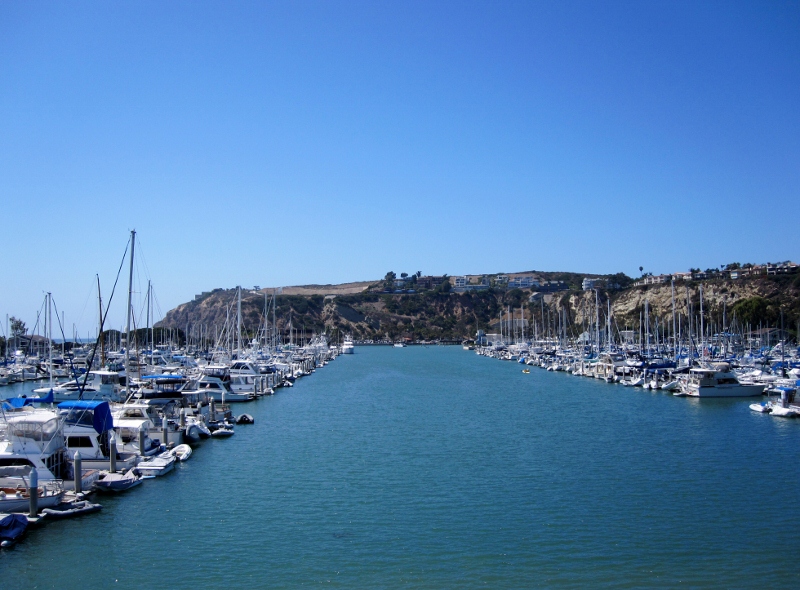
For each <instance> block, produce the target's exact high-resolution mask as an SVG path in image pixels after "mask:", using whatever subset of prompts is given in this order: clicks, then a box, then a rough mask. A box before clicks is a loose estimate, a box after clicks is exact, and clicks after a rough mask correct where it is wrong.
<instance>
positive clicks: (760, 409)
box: [750, 403, 772, 414]
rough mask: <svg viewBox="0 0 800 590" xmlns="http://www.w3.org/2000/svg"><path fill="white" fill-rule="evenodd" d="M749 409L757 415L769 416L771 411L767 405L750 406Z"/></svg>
mask: <svg viewBox="0 0 800 590" xmlns="http://www.w3.org/2000/svg"><path fill="white" fill-rule="evenodd" d="M750 409H751V410H753V411H754V412H758V413H759V414H769V413H770V412H771V411H772V407H771V406H770V405H769V404H766V403H764V404H750Z"/></svg>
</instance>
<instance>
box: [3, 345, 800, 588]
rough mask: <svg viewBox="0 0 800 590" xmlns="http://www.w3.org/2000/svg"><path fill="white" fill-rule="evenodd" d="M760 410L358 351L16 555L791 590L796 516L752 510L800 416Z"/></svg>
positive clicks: (256, 576)
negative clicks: (752, 584) (248, 421)
mask: <svg viewBox="0 0 800 590" xmlns="http://www.w3.org/2000/svg"><path fill="white" fill-rule="evenodd" d="M747 404H748V402H746V401H745V400H734V399H717V400H702V399H696V398H685V399H680V398H676V397H674V396H672V395H663V394H661V393H658V392H655V391H643V390H642V389H641V388H638V389H637V388H625V387H617V388H614V387H610V386H609V385H607V384H606V383H604V382H602V381H601V380H595V379H577V378H571V377H570V376H568V375H567V374H566V373H565V372H563V371H561V372H555V371H550V372H548V371H535V370H532V371H531V373H530V374H529V375H525V374H523V373H522V372H521V370H520V369H519V365H518V364H516V363H510V362H509V363H497V362H490V359H488V358H485V357H478V358H477V359H476V357H475V356H474V355H473V354H470V353H468V352H465V351H463V350H462V349H461V347H456V346H440V347H435V346H434V347H427V348H426V347H422V346H409V347H408V348H406V349H405V350H403V351H397V350H396V349H393V348H392V347H386V346H382V347H380V346H370V347H359V346H356V349H355V354H354V355H352V356H349V355H348V356H344V355H343V356H341V357H339V358H337V359H336V360H335V361H334V362H333V363H330V365H329V366H328V367H327V370H323V371H318V372H317V373H315V378H314V379H300V380H298V381H297V383H296V385H295V387H294V388H292V389H290V390H283V391H281V390H278V391H276V394H275V395H274V396H267V397H264V398H261V400H258V401H255V402H251V403H249V404H247V405H246V407H247V411H248V412H250V413H252V415H253V417H254V419H255V420H254V424H252V425H250V426H247V427H243V428H237V430H236V432H237V433H236V435H235V436H233V437H231V438H230V439H229V440H223V441H219V440H213V439H212V440H208V441H206V442H204V443H203V444H202V445H201V446H200V447H199V448H197V449H196V450H195V452H194V453H193V455H192V457H191V459H189V460H188V461H186V462H185V463H183V464H180V465H176V467H175V469H174V470H173V472H172V473H169V474H167V475H166V476H164V477H161V478H157V479H153V480H146V481H144V483H142V484H141V485H138V486H137V487H135V488H134V489H132V490H130V491H129V492H126V493H122V494H103V495H102V496H100V495H98V496H96V498H97V499H94V500H92V501H93V502H96V503H100V504H102V505H103V509H102V510H101V511H99V512H97V513H94V514H88V515H86V516H83V517H81V518H75V519H71V520H68V521H64V522H53V523H51V524H49V525H47V526H45V527H43V528H40V529H38V530H37V529H35V530H32V531H30V532H29V533H28V534H27V536H26V537H25V538H24V539H23V540H22V541H21V542H19V543H18V544H17V545H16V547H14V548H13V549H12V550H10V551H5V552H4V553H3V554H2V556H0V559H2V560H3V564H4V565H3V567H4V569H5V571H8V572H14V576H15V580H17V581H18V583H19V584H21V585H25V586H43V585H44V586H47V585H48V584H47V583H45V581H46V580H51V581H50V583H51V584H52V578H50V577H49V576H48V575H47V573H46V571H45V570H44V569H43V568H42V567H40V566H39V565H37V564H39V563H40V560H41V559H42V558H44V559H46V560H47V561H46V563H47V564H48V566H47V569H52V570H58V571H60V572H63V573H62V574H60V576H59V587H61V588H82V587H85V586H86V585H87V584H90V583H93V584H97V585H110V584H112V583H113V584H115V585H117V586H119V587H121V588H133V587H137V586H140V585H141V584H142V583H143V580H146V579H150V578H149V577H148V575H149V574H145V573H143V572H142V569H143V567H144V566H146V569H147V571H149V572H152V571H165V572H166V571H180V572H181V575H180V576H178V577H176V578H175V579H174V580H172V581H171V582H170V585H171V586H174V587H176V588H190V587H196V586H197V585H202V584H205V585H209V586H221V585H223V584H225V583H227V582H230V580H231V576H234V579H235V581H236V582H235V583H236V585H237V586H239V587H263V585H264V584H265V583H267V584H268V585H270V586H275V587H278V588H290V587H297V586H301V585H309V584H317V583H320V584H322V583H328V580H330V583H331V584H332V585H335V586H339V587H354V586H358V587H365V586H404V585H412V586H415V587H431V588H433V587H442V586H446V585H448V584H449V583H450V582H451V581H452V580H458V583H459V585H460V586H463V587H468V588H471V587H483V586H485V585H487V584H488V585H495V586H498V585H499V586H504V587H525V586H530V585H542V586H550V587H553V586H564V587H566V586H569V587H574V586H579V585H596V586H615V585H618V583H619V580H620V579H625V580H626V581H627V582H628V583H629V584H631V585H633V586H641V585H645V586H653V585H657V586H675V585H678V584H687V585H690V586H698V585H716V586H736V585H738V584H739V583H740V582H741V581H742V580H744V579H747V580H754V579H757V580H759V583H762V584H764V585H766V586H769V587H784V588H789V587H793V586H795V585H796V581H797V575H798V574H797V572H796V568H795V566H794V560H793V558H792V556H791V551H788V552H776V551H775V549H774V548H775V547H776V546H786V547H791V546H792V543H794V541H795V540H796V530H797V525H798V522H797V519H796V518H795V517H793V516H792V514H791V513H790V512H786V511H781V510H761V509H759V516H758V518H752V511H753V509H755V508H756V507H758V506H761V505H763V497H764V496H766V497H767V498H776V499H777V498H782V497H789V498H791V497H794V496H796V495H797V493H798V492H800V475H798V473H797V472H796V470H788V471H787V470H782V469H776V468H775V466H776V465H777V464H778V463H779V462H781V461H783V460H789V459H790V458H791V457H793V456H794V454H795V453H796V448H797V445H798V443H800V429H798V428H796V426H798V424H794V423H792V422H789V421H782V420H775V419H773V418H771V417H770V416H767V415H761V414H756V413H754V412H752V411H750V410H749V409H748V407H747ZM557 410H562V411H557ZM222 490H226V491H225V492H224V493H221V491H222ZM120 535H121V536H122V537H124V538H125V543H119V542H112V540H113V539H115V538H117V537H118V536H120ZM154 540H157V541H156V544H155V545H154V546H153V547H152V550H149V551H147V552H145V553H143V552H141V551H136V550H132V549H131V546H134V547H135V546H141V545H142V544H148V543H153V542H154ZM700 548H702V551H701V549H700ZM231 552H235V553H236V558H235V563H236V567H237V568H238V569H237V572H236V573H234V574H232V573H231V572H230V571H229V568H227V567H221V566H222V564H230V563H232V562H231V555H230V554H231ZM699 552H702V559H700V558H698V553H699ZM92 554H96V555H102V556H103V559H102V560H100V562H99V563H96V564H94V565H93V566H92V567H91V568H89V567H87V568H82V569H78V568H74V567H72V566H71V564H72V563H74V562H75V560H78V559H81V557H82V556H85V555H92ZM198 555H204V556H207V557H206V558H204V559H198V560H194V561H193V563H192V566H191V567H186V562H187V559H192V557H191V556H198Z"/></svg>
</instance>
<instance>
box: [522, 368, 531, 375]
mask: <svg viewBox="0 0 800 590" xmlns="http://www.w3.org/2000/svg"><path fill="white" fill-rule="evenodd" d="M522 372H523V373H525V374H526V375H530V373H531V370H530V369H522Z"/></svg>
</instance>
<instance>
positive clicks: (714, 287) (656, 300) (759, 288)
mask: <svg viewBox="0 0 800 590" xmlns="http://www.w3.org/2000/svg"><path fill="white" fill-rule="evenodd" d="M789 279H791V280H789ZM798 283H800V281H798V280H796V279H795V277H779V278H778V279H773V278H767V277H762V278H756V279H752V280H746V281H745V280H743V281H733V280H713V281H707V282H700V281H687V282H683V281H680V282H678V281H676V282H675V289H674V298H675V311H676V313H678V314H681V315H683V316H686V314H687V301H688V302H689V303H690V304H691V306H692V312H693V314H694V315H695V316H696V315H697V314H698V313H699V312H700V290H701V288H702V294H703V312H704V316H705V317H707V318H716V319H718V320H721V319H722V315H723V313H726V315H727V319H728V321H729V322H730V320H731V319H732V317H733V313H734V310H735V309H737V304H738V303H740V302H744V301H745V300H751V299H753V298H761V299H763V300H764V302H765V305H766V306H768V307H770V308H771V310H772V312H771V313H772V315H771V316H770V317H772V318H773V319H774V317H775V314H776V313H779V312H778V311H777V310H779V309H783V310H784V313H785V320H786V322H787V326H793V325H794V323H796V322H797V321H798V319H800V284H798ZM609 298H610V299H611V310H612V315H613V316H614V317H615V318H616V320H617V324H618V325H619V324H626V325H631V326H632V325H636V324H637V323H638V321H639V316H640V314H641V313H643V312H644V308H645V302H647V304H648V307H649V310H650V317H651V318H653V317H659V318H662V319H664V320H667V319H669V318H671V317H672V299H673V289H672V285H671V284H669V283H666V284H661V285H648V286H646V287H633V288H630V289H625V290H623V291H617V292H613V291H612V292H608V293H606V292H600V294H599V301H600V310H601V316H602V317H605V314H606V310H607V301H608V299H609ZM558 303H559V302H556V303H555V305H558ZM560 303H561V304H563V305H568V306H569V310H570V313H571V314H572V316H571V317H572V319H573V320H574V321H576V322H577V323H584V322H587V321H588V322H591V321H594V314H595V293H594V291H586V292H579V293H575V292H572V293H570V294H569V295H567V296H565V298H562V300H561V301H560Z"/></svg>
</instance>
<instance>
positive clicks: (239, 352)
mask: <svg viewBox="0 0 800 590" xmlns="http://www.w3.org/2000/svg"><path fill="white" fill-rule="evenodd" d="M236 289H237V295H236V357H237V358H240V357H241V356H242V288H241V286H240V287H237V288H236Z"/></svg>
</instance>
